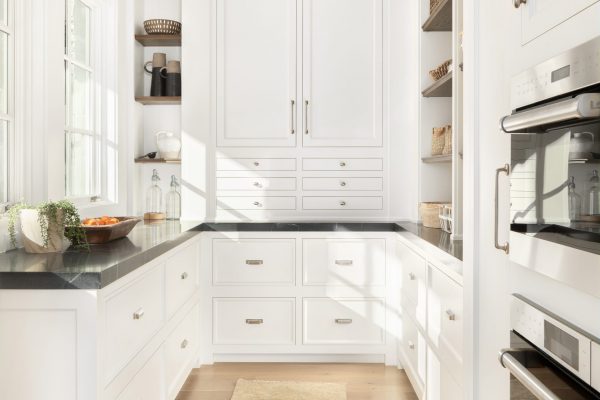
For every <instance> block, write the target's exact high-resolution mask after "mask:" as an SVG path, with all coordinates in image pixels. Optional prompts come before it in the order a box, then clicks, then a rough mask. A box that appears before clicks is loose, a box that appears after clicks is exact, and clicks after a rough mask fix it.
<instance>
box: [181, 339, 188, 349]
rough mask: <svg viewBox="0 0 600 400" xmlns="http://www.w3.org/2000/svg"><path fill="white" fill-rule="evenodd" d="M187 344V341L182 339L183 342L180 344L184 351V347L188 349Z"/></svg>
mask: <svg viewBox="0 0 600 400" xmlns="http://www.w3.org/2000/svg"><path fill="white" fill-rule="evenodd" d="M188 344H189V342H188V340H187V339H183V342H181V348H182V349H185V348H186V347H188Z"/></svg>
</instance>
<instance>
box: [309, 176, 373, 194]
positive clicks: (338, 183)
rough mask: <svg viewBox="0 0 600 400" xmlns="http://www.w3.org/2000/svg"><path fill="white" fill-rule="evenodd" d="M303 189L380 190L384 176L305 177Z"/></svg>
mask: <svg viewBox="0 0 600 400" xmlns="http://www.w3.org/2000/svg"><path fill="white" fill-rule="evenodd" d="M302 189H303V190H313V191H334V190H340V191H361V190H364V191H380V190H383V178H349V177H346V178H304V179H302Z"/></svg>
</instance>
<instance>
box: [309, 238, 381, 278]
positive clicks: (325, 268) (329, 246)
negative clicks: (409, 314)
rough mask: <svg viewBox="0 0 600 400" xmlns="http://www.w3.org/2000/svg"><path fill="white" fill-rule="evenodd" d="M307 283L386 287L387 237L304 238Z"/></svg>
mask: <svg viewBox="0 0 600 400" xmlns="http://www.w3.org/2000/svg"><path fill="white" fill-rule="evenodd" d="M302 254H303V256H302V259H303V275H304V284H305V285H332V286H347V285H352V286H385V266H386V264H385V240H384V239H304V240H303V241H302Z"/></svg>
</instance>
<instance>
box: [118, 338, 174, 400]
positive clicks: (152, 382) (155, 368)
mask: <svg viewBox="0 0 600 400" xmlns="http://www.w3.org/2000/svg"><path fill="white" fill-rule="evenodd" d="M163 366H164V363H163V348H162V347H160V348H159V349H158V350H157V351H156V353H154V355H153V356H152V357H151V358H150V360H149V361H148V362H147V363H146V365H144V367H143V368H142V369H141V370H140V372H138V373H137V375H136V376H135V377H134V378H133V380H132V381H131V383H130V384H129V385H128V386H127V387H126V388H125V390H124V391H123V392H122V393H121V395H120V396H119V397H118V400H164V398H165V386H164V382H165V380H164V376H165V375H164V368H163Z"/></svg>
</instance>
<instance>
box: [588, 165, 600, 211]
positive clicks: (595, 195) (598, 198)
mask: <svg viewBox="0 0 600 400" xmlns="http://www.w3.org/2000/svg"><path fill="white" fill-rule="evenodd" d="M588 201H589V210H588V211H589V213H590V215H600V177H599V176H598V170H596V169H595V170H594V172H593V173H592V177H591V178H590V187H589V189H588Z"/></svg>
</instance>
